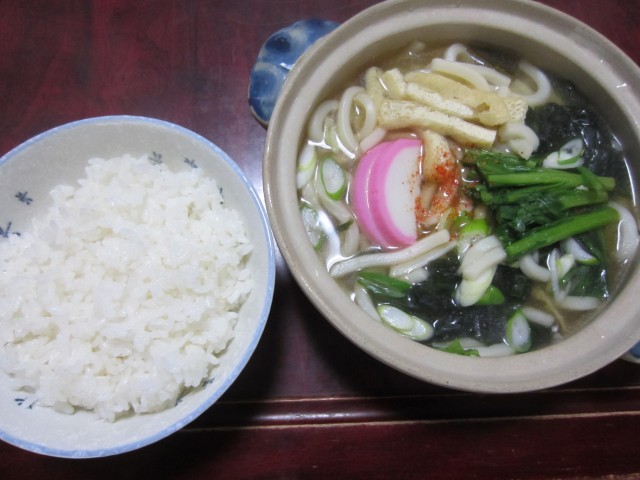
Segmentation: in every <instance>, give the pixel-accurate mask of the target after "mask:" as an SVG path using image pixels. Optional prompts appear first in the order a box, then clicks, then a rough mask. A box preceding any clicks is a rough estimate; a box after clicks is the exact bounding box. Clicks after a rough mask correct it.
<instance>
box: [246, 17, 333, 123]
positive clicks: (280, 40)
mask: <svg viewBox="0 0 640 480" xmlns="http://www.w3.org/2000/svg"><path fill="white" fill-rule="evenodd" d="M336 27H338V23H336V22H332V21H329V20H320V19H316V18H311V19H307V20H300V21H298V22H295V23H293V24H291V25H289V26H287V27H285V28H283V29H282V30H278V31H277V32H276V33H274V34H273V35H271V36H270V37H269V38H268V39H267V41H266V42H265V43H264V45H263V46H262V48H261V49H260V52H259V53H258V58H257V61H256V63H255V65H254V66H253V68H252V69H251V76H250V81H249V105H250V107H251V112H252V113H253V116H254V117H255V118H256V119H257V120H258V121H259V122H260V123H261V124H263V125H267V124H268V123H269V119H270V118H271V113H272V112H273V108H274V106H275V104H276V101H277V100H278V95H279V94H280V89H281V88H282V85H283V84H284V81H285V80H286V78H287V75H288V74H289V71H290V70H291V69H292V68H293V66H294V64H295V63H296V61H297V60H298V58H300V56H301V55H302V54H303V53H304V52H305V51H306V50H307V48H309V47H310V46H311V45H312V44H313V43H315V42H316V41H317V40H318V39H320V38H322V37H324V36H325V35H326V34H328V33H330V32H331V31H333V30H334V29H335V28H336Z"/></svg>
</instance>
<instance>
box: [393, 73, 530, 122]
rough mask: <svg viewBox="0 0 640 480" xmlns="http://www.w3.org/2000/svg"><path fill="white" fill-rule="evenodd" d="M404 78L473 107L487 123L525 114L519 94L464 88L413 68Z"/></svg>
mask: <svg viewBox="0 0 640 480" xmlns="http://www.w3.org/2000/svg"><path fill="white" fill-rule="evenodd" d="M404 80H405V81H406V82H407V83H408V84H412V83H414V84H417V85H420V86H422V87H424V88H426V89H427V90H428V91H431V92H435V93H437V94H439V95H441V96H442V97H444V98H447V99H450V100H454V101H456V102H459V103H462V104H464V105H466V106H468V107H470V108H472V109H474V110H475V113H476V116H477V119H478V120H479V121H480V122H481V123H482V124H484V125H487V126H498V125H502V124H505V123H508V122H515V121H522V120H524V117H525V116H526V114H527V108H528V106H527V103H526V101H525V100H524V99H522V98H520V97H516V96H513V95H511V96H506V97H502V96H500V95H498V94H497V93H494V92H487V91H484V90H479V89H475V88H471V87H468V86H467V85H465V84H463V83H461V82H458V81H456V80H453V79H452V78H449V77H446V76H444V75H439V74H437V73H429V72H423V71H413V72H409V73H407V74H406V75H405V77H404Z"/></svg>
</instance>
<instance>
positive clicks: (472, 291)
mask: <svg viewBox="0 0 640 480" xmlns="http://www.w3.org/2000/svg"><path fill="white" fill-rule="evenodd" d="M495 273H496V269H495V267H494V268H489V269H487V270H484V271H483V273H481V274H480V275H479V276H478V277H476V278H474V279H468V278H464V277H462V280H461V281H460V284H459V285H458V288H457V289H456V293H455V300H456V303H457V304H458V305H460V306H462V307H469V306H471V305H475V304H476V303H478V301H479V300H480V299H481V298H482V296H483V295H484V294H485V292H486V291H487V289H488V288H489V285H491V282H492V281H493V276H494V274H495Z"/></svg>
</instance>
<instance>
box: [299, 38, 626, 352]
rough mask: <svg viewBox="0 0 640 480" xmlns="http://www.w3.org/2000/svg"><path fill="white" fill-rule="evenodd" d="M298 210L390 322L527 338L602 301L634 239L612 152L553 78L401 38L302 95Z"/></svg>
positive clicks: (507, 345)
mask: <svg viewBox="0 0 640 480" xmlns="http://www.w3.org/2000/svg"><path fill="white" fill-rule="evenodd" d="M307 132H308V138H307V139H306V142H305V143H304V144H303V146H302V148H301V151H300V154H299V159H298V170H297V178H296V181H297V188H298V191H299V200H300V213H301V217H302V221H303V223H304V226H305V229H306V231H307V234H308V237H309V240H310V241H311V242H312V244H313V246H314V248H315V249H316V251H317V252H318V254H319V255H320V256H321V258H322V259H323V260H324V261H325V262H326V265H327V269H328V271H329V273H330V274H331V275H332V276H333V277H334V278H335V279H336V280H337V281H338V282H340V284H341V285H342V286H343V287H344V288H345V289H346V290H347V291H348V292H349V294H350V295H351V297H352V298H353V300H354V301H355V302H357V303H358V304H359V305H360V306H361V307H362V308H363V309H364V310H365V311H366V312H367V313H369V315H370V316H371V317H372V321H380V322H383V323H384V324H386V325H388V326H389V327H390V328H393V329H394V330H396V331H397V332H398V333H399V334H400V335H404V336H406V337H409V338H411V339H413V340H415V341H419V342H423V343H425V344H426V345H429V346H431V347H433V348H439V349H443V350H445V351H449V352H452V353H458V354H465V355H480V356H495V355H510V354H515V353H523V352H527V351H529V350H531V349H536V348H540V347H543V346H545V345H548V344H550V343H553V342H556V341H558V340H560V339H562V338H564V337H566V336H567V335H570V334H571V333H573V332H575V331H576V330H577V329H579V328H580V327H582V326H583V325H584V324H585V323H586V322H588V321H589V319H590V318H592V317H593V316H594V314H595V313H597V311H598V310H599V309H601V308H603V306H604V305H605V304H606V302H607V301H608V300H609V299H610V298H611V295H612V294H613V292H614V291H615V286H616V284H617V283H618V282H619V281H620V279H621V278H622V276H623V274H624V269H625V268H624V267H625V265H626V264H627V263H628V262H629V261H630V259H631V258H632V256H633V255H634V253H635V249H636V244H637V240H638V238H637V237H638V234H637V225H636V221H635V218H634V215H633V214H632V213H631V212H632V209H633V205H632V201H631V198H632V195H631V187H630V185H631V183H630V180H629V174H628V170H627V165H626V163H625V159H624V152H623V150H622V147H621V145H619V144H618V142H617V141H616V138H615V136H614V135H613V133H612V132H611V131H610V129H609V127H608V126H607V125H606V123H605V121H604V120H603V118H602V117H601V116H600V115H599V114H598V113H597V112H596V111H595V110H594V108H593V107H592V106H591V105H590V104H589V102H588V101H587V100H586V99H585V98H584V97H583V96H582V95H581V94H580V92H579V91H578V90H577V89H576V88H575V86H574V85H573V84H572V83H570V82H567V81H564V80H562V79H559V78H554V77H553V76H551V75H550V74H548V73H547V72H544V71H542V70H541V69H540V68H538V67H536V66H535V65H533V64H531V63H529V62H528V61H526V60H523V59H518V58H514V57H511V56H509V55H507V54H504V53H502V52H496V51H491V50H487V49H482V48H473V47H470V46H467V45H462V44H453V45H448V46H443V47H428V46H427V45H425V44H423V43H420V42H415V43H413V44H411V45H409V46H407V47H406V48H404V49H402V50H401V51H399V52H395V53H394V54H393V55H390V56H388V57H385V58H382V59H380V60H379V61H378V62H376V64H375V65H372V66H370V67H369V68H367V69H366V70H365V71H363V72H362V74H361V75H360V76H359V77H358V78H357V79H354V81H353V83H351V84H349V85H345V86H344V88H342V89H341V90H340V91H339V92H337V93H336V95H335V97H333V98H329V99H327V100H326V101H324V102H323V103H321V104H320V105H318V106H317V108H316V110H315V111H314V112H313V114H312V116H311V118H310V121H309V124H308V129H307Z"/></svg>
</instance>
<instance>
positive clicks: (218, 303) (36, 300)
mask: <svg viewBox="0 0 640 480" xmlns="http://www.w3.org/2000/svg"><path fill="white" fill-rule="evenodd" d="M0 212H1V213H0V439H2V440H4V441H5V442H8V443H10V444H13V445H16V446H18V447H20V448H23V449H26V450H30V451H33V452H36V453H41V454H45V455H50V456H57V457H69V458H87V457H102V456H109V455H115V454H119V453H123V452H127V451H130V450H134V449H138V448H141V447H143V446H145V445H148V444H150V443H153V442H156V441H158V440H160V439H162V438H164V437H166V436H168V435H170V434H171V433H173V432H175V431H177V430H179V429H180V428H182V427H184V426H185V425H187V424H188V423H189V422H191V421H193V420H194V419H195V418H197V417H198V416H199V415H200V414H202V413H203V412H204V411H205V410H206V409H207V408H209V407H210V406H211V405H213V404H214V403H215V402H216V400H217V399H218V398H220V396H221V395H222V394H223V393H224V392H225V391H226V390H227V389H228V387H229V386H230V385H231V384H232V383H233V382H234V380H235V379H236V378H237V377H238V375H239V374H240V373H241V371H242V370H243V368H244V367H245V365H246V364H247V362H248V361H249V359H250V357H251V355H252V353H253V351H254V349H255V348H256V345H257V343H258V341H259V339H260V337H261V334H262V332H263V329H264V327H265V323H266V320H267V317H268V315H269V310H270V306H271V301H272V297H273V289H274V283H275V260H274V255H275V253H274V252H275V250H274V249H275V247H274V243H273V240H272V236H271V231H270V227H269V224H268V221H267V217H266V214H265V211H264V208H263V206H262V203H261V200H260V198H259V196H258V194H257V192H256V191H255V189H254V187H253V186H252V184H251V183H250V182H249V180H248V179H247V178H246V177H245V175H244V174H243V172H242V170H241V169H240V167H239V166H238V165H237V164H236V163H234V162H233V160H231V159H230V158H229V157H228V156H227V155H226V154H225V153H224V152H223V151H222V150H220V149H219V148H218V147H217V146H216V145H214V144H213V143H211V142H210V141H209V140H207V139H205V138H203V137H201V136H200V135H198V134H196V133H194V132H191V131H189V130H187V129H185V128H183V127H180V126H177V125H175V124H171V123H167V122H164V121H160V120H156V119H150V118H144V117H133V116H109V117H98V118H90V119H86V120H81V121H77V122H73V123H70V124H66V125H63V126H60V127H58V128H54V129H53V130H50V131H47V132H45V133H42V134H40V135H38V136H37V137H35V138H33V139H31V140H29V141H27V142H25V143H24V144H22V145H20V146H18V147H16V148H15V149H14V150H12V151H11V152H9V153H7V154H6V155H5V156H4V157H2V159H0Z"/></svg>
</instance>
